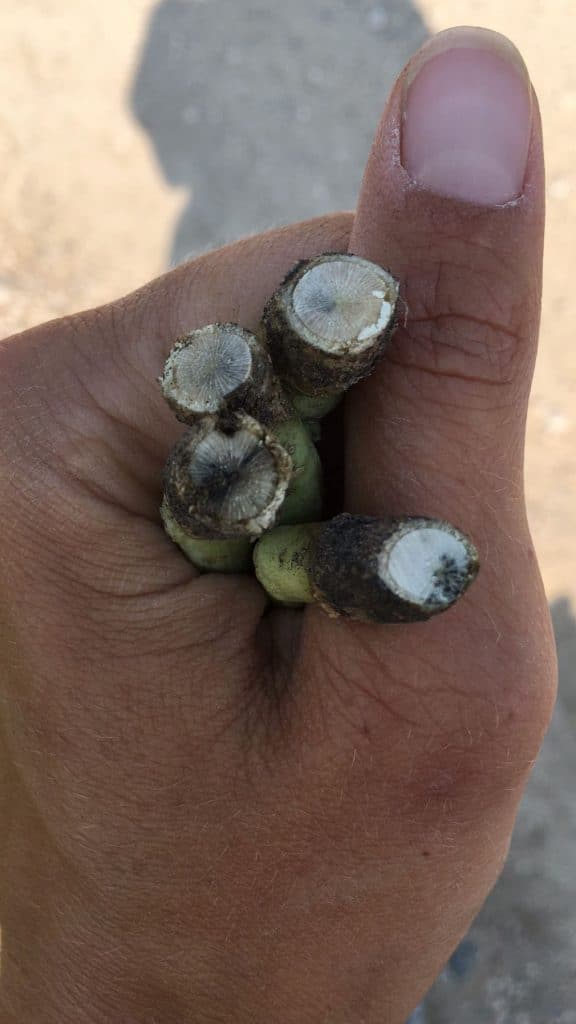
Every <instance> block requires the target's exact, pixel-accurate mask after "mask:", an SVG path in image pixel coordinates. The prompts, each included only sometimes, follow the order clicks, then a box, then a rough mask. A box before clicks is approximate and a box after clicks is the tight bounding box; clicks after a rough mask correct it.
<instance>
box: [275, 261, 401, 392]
mask: <svg viewBox="0 0 576 1024" xmlns="http://www.w3.org/2000/svg"><path fill="white" fill-rule="evenodd" d="M398 292H399V285H398V282H397V281H396V280H395V279H394V278H393V277H392V275H391V274H389V273H388V271H386V270H383V269H382V267H380V266H378V265H377V264H376V263H371V262H369V261H368V260H364V259H361V258H360V257H358V256H351V255H348V254H345V253H326V254H325V255H323V256H319V257H316V258H315V259H312V260H303V261H301V262H300V263H297V264H296V266H295V267H294V268H293V269H292V270H291V271H290V273H289V274H288V276H287V277H286V278H285V279H284V281H283V282H282V284H281V285H280V287H279V288H278V289H277V290H276V292H275V293H274V295H273V296H272V298H271V299H270V300H269V302H268V303H267V305H266V308H265V310H264V314H263V318H262V330H263V331H264V333H265V334H266V337H267V339H268V344H269V346H270V351H271V353H272V362H273V363H274V368H275V370H276V372H277V373H278V375H279V376H280V378H281V379H282V381H283V383H284V384H285V386H287V387H288V388H289V389H290V390H291V391H293V392H295V393H301V394H304V395H308V396H310V397H312V398H319V397H324V396H333V395H339V394H341V393H342V392H343V391H346V390H347V389H348V388H349V387H351V386H352V385H353V384H355V383H356V382H357V381H359V380H362V379H363V378H364V377H366V376H368V374H369V373H371V372H372V370H373V369H374V366H375V365H376V362H377V361H378V359H379V358H380V356H381V355H382V353H383V351H384V348H385V346H386V343H387V342H388V340H389V339H390V337H391V335H392V333H393V330H394V328H395V326H396V318H395V310H396V304H397V300H398Z"/></svg>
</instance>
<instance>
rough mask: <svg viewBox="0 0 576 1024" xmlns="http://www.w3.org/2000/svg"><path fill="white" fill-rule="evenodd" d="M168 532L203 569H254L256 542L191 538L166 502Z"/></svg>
mask: <svg viewBox="0 0 576 1024" xmlns="http://www.w3.org/2000/svg"><path fill="white" fill-rule="evenodd" d="M160 512H161V515H162V521H163V523H164V529H165V530H166V533H167V534H168V536H169V537H170V538H171V540H173V541H174V543H175V544H177V545H178V547H179V548H181V549H182V551H183V552H184V554H185V555H186V558H188V560H189V561H190V562H192V564H193V565H195V566H196V568H197V569H200V570H201V571H202V572H248V571H249V570H250V569H251V568H252V541H251V540H249V539H246V540H244V539H242V540H206V539H205V538H204V537H190V536H189V535H188V534H186V533H184V531H183V530H182V528H181V527H180V526H179V525H178V523H177V522H176V520H175V519H174V517H173V515H172V514H171V512H170V510H169V509H168V506H167V504H166V502H163V503H162V508H161V510H160Z"/></svg>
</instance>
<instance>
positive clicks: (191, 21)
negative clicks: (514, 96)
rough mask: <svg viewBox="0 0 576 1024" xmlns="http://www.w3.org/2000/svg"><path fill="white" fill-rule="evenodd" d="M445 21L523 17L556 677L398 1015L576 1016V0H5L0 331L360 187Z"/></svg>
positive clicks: (536, 424) (348, 196)
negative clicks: (529, 762) (539, 228)
mask: <svg viewBox="0 0 576 1024" xmlns="http://www.w3.org/2000/svg"><path fill="white" fill-rule="evenodd" d="M456 24H476V25H485V26H487V27H490V28H494V29H497V30H499V31H501V32H505V33H506V34H507V35H509V36H510V37H511V38H512V39H513V40H514V42H515V43H516V44H517V45H518V46H519V47H520V49H521V51H522V53H523V55H524V57H525V59H526V61H527V64H528V67H529V70H530V72H531V74H532V78H533V81H534V83H535V85H536V88H537V91H538V93H539V96H540V101H541V106H542V112H543V117H544V129H545V136H546V144H547V167H548V185H547V190H548V234H547V248H546V273H545V294H544V314H543V325H542V345H541V352H540V357H539V362H538V367H537V373H536V379H535V384H534V389H533V394H532V402H531V408H530V414H529V422H528V454H527V493H528V505H529V514H530V520H531V524H532V530H533V533H534V538H535V543H536V548H537V551H538V553H539V557H540V561H541V565H542V570H543V575H544V581H545V584H546V588H547V592H548V596H549V600H550V604H551V608H552V613H553V618H554V623H555V629H556V636H557V641H558V650H559V658H560V670H561V686H560V697H559V702H558V708H557V712H556V715H555V718H554V721H553V724H552V727H551V730H550V733H549V735H548V738H547V740H546V742H545V745H544V749H543V752H542V754H541V757H540V759H539V761H538V764H537V765H536V768H535V771H534V774H533V777H532V781H531V784H530V786H529V789H528V793H527V796H526V798H525V800H524V804H523V807H522V810H521V814H520V817H519V821H518V826H517V829H516V833H515V838H514V842H513V846H512V851H511V855H510V858H509V860H508V865H507V867H506V869H505V872H504V874H503V876H502V879H501V880H500V882H499V884H498V886H497V887H496V889H495V891H494V892H493V894H492V896H491V897H490V899H489V901H488V903H487V905H486V907H485V908H484V910H483V911H482V913H481V914H480V917H479V918H478V920H477V921H476V923H475V925H474V926H473V928H472V931H471V933H470V935H469V936H468V938H467V939H466V941H465V942H464V943H463V944H462V946H461V947H460V949H459V950H458V952H457V953H456V954H455V956H454V957H453V958H452V960H451V961H450V964H449V965H448V966H447V968H446V971H445V972H444V974H443V975H442V976H441V978H440V979H439V980H438V982H437V984H436V985H435V986H434V988H433V990H432V991H431V992H430V994H429V996H428V998H427V999H426V1001H425V1003H424V1005H423V1006H422V1007H421V1008H420V1009H419V1010H418V1011H417V1012H416V1014H415V1015H414V1017H413V1022H416V1021H418V1022H419V1024H448V1022H452V1021H457V1020H458V1021H465V1022H466V1024H480V1022H483V1024H511V1022H513V1024H576V786H575V785H574V780H575V779H576V619H575V614H576V557H575V553H576V544H575V540H574V536H575V532H576V405H575V403H576V355H575V352H576V345H575V344H574V340H573V336H574V333H575V326H574V325H575V324H576V288H575V287H574V284H573V281H572V271H573V267H572V264H571V259H572V258H573V255H572V253H573V248H574V240H575V237H576V235H575V228H576V62H575V61H574V56H573V55H574V46H575V44H576V8H575V7H574V0H506V3H503V2H502V0H418V2H416V0H383V2H380V3H377V2H375V0H160V2H158V0H122V2H121V3H118V2H116V0H76V2H75V3H70V2H69V0H18V2H17V3H15V2H12V3H8V2H5V3H3V4H2V6H1V7H0V95H1V96H2V100H3V102H2V104H1V107H0V168H1V174H0V216H1V233H0V336H5V335H8V334H11V333H13V332H16V331H19V330H22V329H24V328H26V327H28V326H31V325H33V324H36V323H38V322H40V321H43V320H46V319H48V318H52V317H55V316H59V315H61V314H65V313H71V312H74V311H76V310H79V309H82V308H86V307H89V306H93V305H96V304H99V303H101V302H105V301H107V300H109V299H113V298H116V297H117V296H119V295H121V294H123V293H125V292H127V291H130V290H131V289H133V288H135V287H137V286H138V285H140V284H141V283H143V282H144V281H146V280H148V279H149V278H151V277H153V276H155V275H157V274H159V273H161V272H162V271H163V270H165V269H166V268H168V267H169V266H170V265H172V264H174V263H177V262H179V261H181V260H183V259H184V258H186V257H187V256H189V255H195V254H197V253H199V252H201V251H203V250H205V249H206V248H211V247H213V246H216V245H219V244H221V243H222V242H225V241H229V240H232V239H234V238H237V237H238V236H240V235H243V234H246V233H249V232H253V231H257V230H260V229H263V228H269V227H272V226H274V225H278V224H282V223H285V222H290V221H293V220H299V219H301V218H303V217H309V216H313V215H316V214H319V213H323V212H326V211H328V210H332V209H339V208H340V209H341V208H351V207H353V206H354V203H355V197H356V194H357V190H358V186H359V184H360V179H361V175H362V171H363V166H364V162H365V159H366V157H367V154H368V150H369V147H370V143H371V139H372V135H373V132H374V129H375V126H376V123H377V120H378V117H379V114H380V111H381V108H382V105H383V103H384V101H385V97H386V94H387V91H388V89H389V87H390V85H391V83H392V81H393V79H394V77H395V76H396V75H397V74H398V72H399V71H400V70H401V68H402V66H403V64H404V63H405V61H406V60H407V59H408V57H409V56H410V55H411V54H412V53H413V52H414V50H415V49H417V48H418V46H419V45H420V44H421V43H422V42H423V41H424V40H425V39H426V38H427V37H428V36H429V35H430V34H432V33H434V32H436V31H438V30H440V29H443V28H447V27H448V26H450V25H456Z"/></svg>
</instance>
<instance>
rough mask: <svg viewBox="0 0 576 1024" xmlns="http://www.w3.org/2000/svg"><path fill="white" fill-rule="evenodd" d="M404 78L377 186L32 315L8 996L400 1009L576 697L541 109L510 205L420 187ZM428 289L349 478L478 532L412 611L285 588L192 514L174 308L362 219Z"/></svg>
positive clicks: (241, 306)
mask: <svg viewBox="0 0 576 1024" xmlns="http://www.w3.org/2000/svg"><path fill="white" fill-rule="evenodd" d="M401 86H402V82H401V80H400V81H399V83H398V85H397V86H396V88H395V89H394V91H393V93H392V96H391V98H390V100H389V103H388V106H387V108H386V110H385V112H384V115H383V119H382V122H381V124H380V127H379V129H378V133H377V137H376V142H375V146H374V150H373V152H372V155H371V157H370V160H369V163H368V167H367V170H366V176H365V180H364V183H363V186H362V190H361V194H360V198H359V204H358V210H357V214H356V217H354V216H353V215H352V214H347V213H342V214H336V215H334V216H329V217H325V218H321V219H317V220H314V221H311V222H308V223H305V224H297V225H294V226H291V227H288V228H286V229H283V230H280V231H273V232H271V233H269V234H266V235H262V236H260V237H256V238H250V239H247V240H244V241H241V242H239V243H238V244H236V245H232V246H229V247H227V248H225V249H221V250H219V251H217V252H213V253H209V254H208V255H206V256H203V257H201V258H200V259H198V260H196V261H195V262H193V263H191V264H187V265H185V266H182V267H179V268H178V269H177V270H174V271H173V272H171V273H170V274H167V275H166V276H164V277H162V278H160V279H159V280H157V281H154V282H152V283H151V284H149V285H147V286H146V287H144V288H142V289H141V290H140V291H138V292H136V293H135V294H133V295H130V296H128V297H127V298H125V299H123V300H121V301H119V302H115V303H112V304H110V305H108V306H105V307H103V308H101V309H97V310H92V311H89V312H86V313H83V314H81V315H78V316H74V317H70V318H68V319H64V320H60V321H57V322H55V323H50V324H45V325H43V326H41V327H38V328H35V329H34V330H31V331H28V332H26V333H24V334H22V335H20V336H18V337H16V338H11V339H8V340H7V341H6V342H5V343H3V344H2V346H1V347H0V428H1V431H2V446H1V449H0V563H1V566H2V574H1V583H0V631H1V637H2V642H1V645H0V658H1V683H0V698H1V701H0V715H1V718H0V723H1V731H0V736H1V760H0V816H1V820H2V823H3V827H2V830H1V833H0V857H1V862H2V867H1V870H0V916H1V920H2V926H3V951H2V952H3V973H2V985H1V988H0V1021H1V1024H16V1022H18V1024H28V1022H30V1024H31V1022H34V1024H55V1022H58V1024H72V1022H74V1024H103V1022H106V1024H116V1022H118V1024H120V1022H122V1024H125V1022H126V1021H130V1022H131V1024H158V1022H160V1021H161V1022H162V1024H176V1022H182V1021H184V1020H189V1021H192V1020H193V1021H195V1022H228V1021H234V1022H235V1024H248V1022H250V1024H259V1022H270V1021H274V1022H275V1024H319V1022H329V1024H349V1022H350V1021H354V1022H357V1024H361V1022H363V1024H372V1022H374V1024H375V1022H380V1024H381V1022H382V1021H386V1022H387V1024H401V1022H402V1021H404V1019H405V1018H406V1016H407V1014H408V1013H409V1011H410V1010H411V1009H412V1008H413V1007H414V1006H415V1005H416V1004H417V1003H418V1001H419V999H420V998H421V996H422V994H423V993H424V992H425V990H426V989H427V987H428V986H429V985H430V984H431V983H432V981H433V979H434V977H435V976H436V975H437V973H438V972H439V971H440V969H441V968H442V966H443V964H444V963H445V961H446V960H447V958H448V957H449V955H450V953H451V952H452V950H453V949H454V948H455V946H456V945H457V943H458V941H459V940H460V938H461V937H462V935H463V934H464V933H465V931H466V929H467V928H468V925H469V923H470V921H471V920H472V918H473V916H474V915H475V914H476V913H477V911H478V910H479V908H480V907H481V905H482V903H483V901H484V899H485V898H486V895H487V894H488V892H489V890H490V889H491V887H492V886H493V884H494V882H495V880H496V878H497V877H498V874H499V872H500V870H501V868H502V864H503V860H504V858H505V856H506V853H507V848H508V843H509V839H510V833H511V829H512V826H513V822H514V817H515V814H516V810H517V806H518V802H519V800H520V797H521V795H522V791H523V788H524V785H525V783H526V779H527V776H528V774H529V771H530V768H531V766H532V764H533V762H534V759H535V757H536V755H537V752H538V749H539V746H540V743H541V740H542V737H543V734H544V731H545V729H546V725H547V723H548V720H549V716H550V713H551V708H552V703H553V699H554V688H555V661H554V649H553V642H552V633H551V629H550V622H549V617H548V611H547V605H546V600H545V595H544V593H543V589H542V585H541V581H540V577H539V573H538V568H537V563H536V559H535V557H534V552H533V548H532V543H531V540H530V535H529V531H528V527H527V524H526V515H525V507H524V498H523V487H522V450H523V441H524V421H525V415H526V404H527V399H528V393H529V388H530V380H531V374H532V368H533V362H534V356H535V350H536V338H537V331H538V316H539V305H540V273H541V256H542V233H543V198H542V197H543V171H542V149H541V134H540V125H539V121H538V116H537V114H536V115H535V118H534V128H533V137H532V144H531V151H530V158H529V166H528V171H527V177H526V183H525V190H524V195H523V197H522V198H521V199H520V200H519V201H518V202H516V203H513V204H511V205H508V206H505V207H502V208H488V207H481V206H474V205H472V204H467V203H463V202H458V201H453V200H450V199H447V198H440V197H438V196H435V195H433V194H431V193H430V192H427V191H425V190H424V189H422V188H419V187H416V186H415V185H414V184H413V183H411V182H410V181H409V179H408V177H407V175H406V172H405V171H404V170H403V169H402V166H401V164H400V161H399V153H398V130H397V129H398V126H399V117H400V107H399V104H400V95H401ZM348 244H350V245H351V249H352V251H353V252H356V253H358V254H359V255H362V256H366V257H368V258H370V259H374V260H377V261H381V262H382V263H383V264H384V265H386V266H388V267H390V269H391V270H392V271H393V272H394V273H395V274H396V275H397V276H398V277H399V278H400V280H401V282H402V286H403V294H404V298H405V301H406V303H407V307H408V310H409V314H410V315H409V319H408V323H407V326H406V327H405V328H402V329H400V330H399V331H398V333H397V335H396V337H395V340H394V342H393V344H392V346H391V348H390V351H389V354H388V356H387V358H386V359H385V361H384V363H383V364H382V365H381V366H380V367H379V369H378V371H377V372H376V373H375V375H374V376H373V377H372V378H371V379H370V380H368V381H366V382H365V383H363V384H362V385H361V386H359V387H358V388H357V389H355V390H354V392H353V393H351V394H350V396H349V398H348V399H347V400H346V426H347V431H346V435H347V439H346V448H345V467H344V471H345V481H346V502H345V507H346V509H347V510H348V511H350V512H354V513H362V514H371V515H384V514H398V513H400V512H403V513H407V514H416V513H418V514H425V515H431V516H438V517H440V518H447V519H449V520H450V521H452V522H454V523H456V524H457V525H459V526H460V527H461V528H462V529H463V530H464V531H465V532H466V533H468V534H470V536H471V537H472V539H473V540H474V542H475V543H476V545H477V547H478V548H479V551H480V556H481V559H482V565H483V567H482V570H481V573H480V576H479V578H478V580H477V582H476V583H475V584H474V586H473V587H472V589H471V590H470V592H469V594H468V595H467V596H466V597H465V599H464V600H463V601H462V602H461V603H460V604H458V605H457V606H456V607H455V608H453V609H452V610H451V611H450V612H449V613H447V614H446V615H445V616H440V617H439V618H437V619H435V620H432V621H431V622H429V623H423V624H417V625H413V626H409V627H405V626H391V627H386V628H382V627H377V626H376V627H372V626H368V625H362V624H354V623H342V622H335V621H332V620H331V619H329V618H328V617H326V616H325V615H324V614H322V612H320V611H319V610H318V609H317V608H310V609H308V610H306V611H305V612H303V613H301V612H295V611H292V610H282V609H275V610H273V611H272V612H271V614H268V615H266V616H265V617H264V616H263V613H264V609H265V600H264V597H263V594H262V591H261V590H260V588H259V586H258V584H257V583H256V581H255V580H254V579H249V578H248V579H247V578H241V577H239V576H230V577H217V576H211V575H208V576H202V577H198V578H195V577H194V570H193V569H192V568H191V566H190V565H189V564H188V563H187V562H186V561H185V559H184V558H183V557H182V555H181V554H180V553H179V552H178V550H177V549H176V548H174V547H173V546H172V545H171V544H170V542H169V541H168V539H167V538H166V536H165V535H164V533H163V531H162V528H161V526H160V519H159V513H158V506H159V501H160V473H161V468H162V464H163V462H164V459H165V457H166V454H167V452H168V450H169V448H170V446H171V445H172V444H173V443H174V441H175V440H176V438H177V436H178V434H179V430H180V428H179V426H178V424H177V423H176V422H175V420H174V419H173V417H172V416H171V414H170V412H169V410H168V409H167V408H166V407H165V406H164V403H163V401H162V397H161V394H160V390H159V388H158V386H157V384H156V383H155V381H156V378H157V376H158V374H159V373H160V372H161V369H162V365H163V361H164V359H165V357H166V355H167V353H168V351H169V349H170V346H171V344H172V342H173V340H174V338H176V337H178V336H179V335H182V333H184V332H185V331H186V330H191V329H193V328H195V327H198V326H201V325H202V324H205V323H209V322H212V321H214V320H216V319H219V320H233V321H238V322H240V323H241V324H242V325H243V326H245V327H247V328H248V329H254V328H255V327H256V325H257V322H258V319H259V316H260V313H261V311H262V308H263V306H264V303H265V301H266V299H267V298H268V296H269V295H270V294H271V292H272V291H273V289H274V288H275V287H276V285H277V284H278V283H279V281H280V280H281V279H282V277H283V276H284V274H285V273H286V272H287V270H288V269H289V267H290V266H291V265H292V264H293V263H294V262H295V261H296V260H298V259H301V258H303V257H308V256H311V255H314V254H319V253H321V252H324V251H328V250H331V251H334V250H338V249H346V247H347V246H348Z"/></svg>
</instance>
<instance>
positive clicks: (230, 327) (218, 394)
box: [160, 323, 290, 425]
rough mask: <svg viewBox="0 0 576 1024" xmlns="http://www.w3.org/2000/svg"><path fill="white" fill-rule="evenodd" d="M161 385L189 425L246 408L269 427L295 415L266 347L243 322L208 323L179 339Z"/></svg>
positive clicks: (181, 417)
mask: <svg viewBox="0 0 576 1024" xmlns="http://www.w3.org/2000/svg"><path fill="white" fill-rule="evenodd" d="M160 386H161V388H162V393H163V395H164V398H165V399H166V401H167V402H168V404H169V406H170V408H171V409H172V411H173V412H174V413H175V415H176V417H177V418H178V419H179V420H181V421H182V422H183V423H193V422H194V420H196V419H198V417H200V416H205V415H213V414H216V413H225V412H234V411H236V410H238V409H240V408H241V409H242V410H243V411H244V412H246V413H248V415H250V416H252V417H253V418H255V419H257V420H258V421H259V422H260V423H263V424H265V425H268V424H269V423H270V422H271V421H272V420H273V419H276V418H278V417H280V416H284V417H285V416H288V415H289V414H290V405H289V403H288V401H287V400H286V398H285V396H283V395H282V392H281V389H280V387H279V384H278V381H277V378H276V377H275V374H274V369H273V366H272V361H271V359H270V355H269V352H268V349H267V346H266V344H265V343H264V341H263V340H262V339H261V338H258V337H256V335H254V334H251V332H250V331H247V330H245V329H244V328H243V327H240V326H239V325H238V324H233V323H224V324H208V325H206V326H205V327H200V328H199V329H198V330H196V331H192V332H190V333H189V334H187V335H186V336H185V337H183V338H180V339H178V341H177V342H176V343H175V344H174V346H173V348H172V350H171V352H170V354H169V356H168V358H167V360H166V363H165V366H164V371H163V373H162V376H161V377H160Z"/></svg>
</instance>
